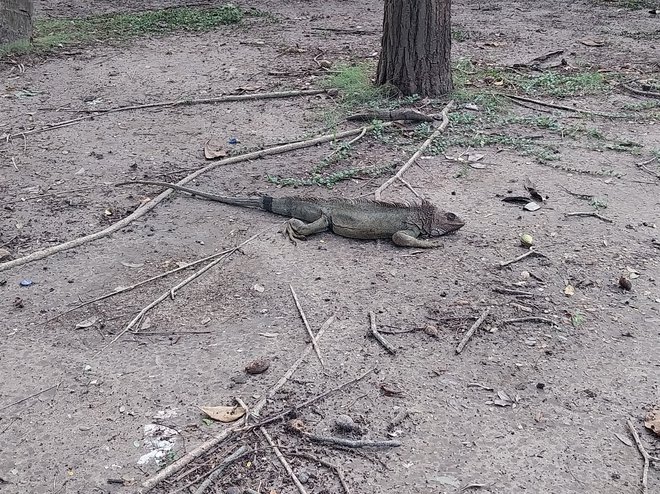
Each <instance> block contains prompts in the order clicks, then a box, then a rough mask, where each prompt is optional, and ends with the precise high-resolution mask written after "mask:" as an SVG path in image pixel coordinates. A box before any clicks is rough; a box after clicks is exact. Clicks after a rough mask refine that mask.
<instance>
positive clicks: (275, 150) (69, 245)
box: [0, 122, 392, 272]
mask: <svg viewBox="0 0 660 494" xmlns="http://www.w3.org/2000/svg"><path fill="white" fill-rule="evenodd" d="M391 123H392V122H385V123H383V124H382V125H381V127H382V126H387V125H388V124H391ZM363 128H364V127H360V128H357V129H352V130H347V131H344V132H338V133H336V134H326V135H323V136H319V137H315V138H313V139H309V140H307V141H301V142H294V143H291V144H284V145H282V146H275V147H272V148H266V149H261V150H259V151H254V152H252V153H246V154H241V155H239V156H232V157H231V158H227V159H224V160H220V161H216V162H214V163H211V164H210V165H207V166H205V167H203V168H200V169H199V170H197V171H195V172H193V173H191V174H190V175H188V176H186V177H185V178H183V179H182V180H179V181H178V182H177V185H185V184H187V183H188V182H190V181H192V180H194V179H195V178H197V177H199V176H200V175H202V174H203V173H206V172H208V171H209V170H212V169H214V168H217V167H219V166H226V165H231V164H234V163H240V162H242V161H249V160H254V159H257V158H262V157H264V156H272V155H275V154H282V153H286V152H289V151H294V150H297V149H303V148H307V147H311V146H316V145H318V144H323V143H325V142H330V141H335V140H337V139H344V138H345V137H351V136H354V135H358V134H360V133H361V132H362V130H363ZM366 128H367V131H369V130H372V129H374V126H373V125H368V126H366ZM172 192H174V190H173V189H167V190H165V191H163V192H161V193H160V194H159V195H158V196H156V197H154V198H153V199H152V200H151V201H149V202H148V203H147V204H145V205H144V206H141V207H139V208H138V209H136V210H135V211H134V212H133V213H132V214H130V215H128V216H126V217H125V218H123V219H122V220H120V221H118V222H117V223H114V224H112V225H110V226H109V227H108V228H105V229H103V230H101V231H98V232H96V233H92V234H89V235H85V236H84V237H79V238H76V239H74V240H70V241H68V242H64V243H62V244H58V245H54V246H52V247H49V248H47V249H43V250H39V251H37V252H33V253H32V254H29V255H27V256H24V257H20V258H18V259H14V260H13V261H8V262H4V263H0V272H1V271H5V270H7V269H11V268H14V267H16V266H22V265H23V264H27V263H29V262H32V261H37V260H40V259H44V258H46V257H48V256H51V255H53V254H56V253H58V252H62V251H64V250H68V249H73V248H74V247H79V246H81V245H83V244H86V243H88V242H92V241H94V240H98V239H100V238H103V237H106V236H108V235H110V234H111V233H114V232H116V231H118V230H121V229H122V228H124V227H126V226H127V225H129V224H131V223H132V222H133V221H135V220H136V219H138V218H140V217H142V216H144V215H145V214H147V213H148V212H149V211H151V210H152V209H154V208H155V207H156V206H157V205H158V204H159V203H160V202H161V201H163V200H164V199H166V198H167V197H168V196H169V195H170V194H172Z"/></svg>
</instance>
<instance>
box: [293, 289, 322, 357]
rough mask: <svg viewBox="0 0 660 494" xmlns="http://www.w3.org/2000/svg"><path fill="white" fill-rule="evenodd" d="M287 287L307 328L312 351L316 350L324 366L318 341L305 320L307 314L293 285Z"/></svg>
mask: <svg viewBox="0 0 660 494" xmlns="http://www.w3.org/2000/svg"><path fill="white" fill-rule="evenodd" d="M289 288H290V289H291V295H293V300H294V302H295V303H296V307H297V308H298V313H299V314H300V318H301V319H302V321H303V323H304V324H305V329H307V334H308V335H309V337H310V338H311V339H312V346H314V351H315V352H316V356H317V357H318V358H319V362H321V367H325V362H323V357H322V356H321V350H320V349H319V346H318V343H317V342H316V337H315V336H314V333H312V328H310V327H309V322H307V316H305V312H304V311H303V309H302V306H301V305H300V300H298V295H296V291H295V290H294V289H293V285H289Z"/></svg>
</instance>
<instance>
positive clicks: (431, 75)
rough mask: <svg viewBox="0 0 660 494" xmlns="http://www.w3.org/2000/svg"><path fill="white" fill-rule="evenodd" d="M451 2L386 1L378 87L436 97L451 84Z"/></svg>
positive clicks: (424, 0)
mask: <svg viewBox="0 0 660 494" xmlns="http://www.w3.org/2000/svg"><path fill="white" fill-rule="evenodd" d="M450 11H451V0H385V15H384V18H383V39H382V42H381V47H382V49H381V53H380V60H379V62H378V72H377V75H376V82H377V84H379V85H380V84H390V85H392V86H394V87H396V88H397V89H398V90H399V91H400V92H401V93H402V94H404V95H407V96H410V95H413V94H417V95H419V96H422V97H437V96H441V95H443V94H447V93H448V92H450V91H451V90H452V89H453V85H452V81H451V66H450V58H451V22H450Z"/></svg>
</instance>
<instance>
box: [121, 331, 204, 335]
mask: <svg viewBox="0 0 660 494" xmlns="http://www.w3.org/2000/svg"><path fill="white" fill-rule="evenodd" d="M212 333H213V331H146V332H145V331H140V332H139V333H134V334H133V336H173V335H187V334H212Z"/></svg>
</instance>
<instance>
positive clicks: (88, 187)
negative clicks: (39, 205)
mask: <svg viewBox="0 0 660 494" xmlns="http://www.w3.org/2000/svg"><path fill="white" fill-rule="evenodd" d="M110 185H112V184H109V183H104V184H101V185H89V186H87V187H80V188H79V189H71V190H62V191H60V192H50V193H48V194H37V195H35V196H30V197H23V198H21V199H14V200H13V201H8V202H5V203H3V204H2V206H5V205H7V204H16V203H18V202H28V201H36V200H37V199H42V198H44V197H53V196H61V195H65V194H75V193H76V192H83V191H85V190H90V189H97V188H100V187H109V186H110Z"/></svg>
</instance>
